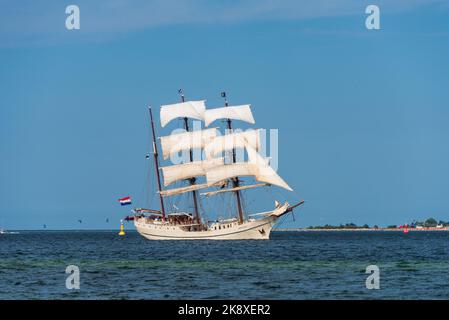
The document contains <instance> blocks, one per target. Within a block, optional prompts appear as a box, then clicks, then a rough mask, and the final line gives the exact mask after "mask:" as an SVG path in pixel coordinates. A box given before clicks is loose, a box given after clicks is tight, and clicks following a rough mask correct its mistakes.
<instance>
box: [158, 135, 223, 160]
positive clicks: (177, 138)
mask: <svg viewBox="0 0 449 320" xmlns="http://www.w3.org/2000/svg"><path fill="white" fill-rule="evenodd" d="M216 136H217V129H216V128H211V129H206V130H198V131H192V132H184V133H175V134H172V135H169V136H165V137H161V138H160V139H161V146H162V156H163V158H164V160H166V159H168V158H169V157H170V156H171V155H172V154H175V153H177V152H179V151H183V150H190V149H195V148H204V147H205V146H206V145H207V144H209V143H210V142H211V141H212V140H213V139H214V138H215V137H216Z"/></svg>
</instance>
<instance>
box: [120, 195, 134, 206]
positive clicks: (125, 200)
mask: <svg viewBox="0 0 449 320" xmlns="http://www.w3.org/2000/svg"><path fill="white" fill-rule="evenodd" d="M118 201H119V202H120V205H122V206H127V205H129V204H131V198H130V197H125V198H121V199H118Z"/></svg>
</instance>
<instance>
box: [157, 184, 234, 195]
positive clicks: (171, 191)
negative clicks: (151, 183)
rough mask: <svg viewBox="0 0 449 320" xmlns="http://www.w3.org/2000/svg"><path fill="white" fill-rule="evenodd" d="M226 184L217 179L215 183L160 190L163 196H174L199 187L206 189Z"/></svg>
mask: <svg viewBox="0 0 449 320" xmlns="http://www.w3.org/2000/svg"><path fill="white" fill-rule="evenodd" d="M225 185H226V181H219V182H217V183H213V184H210V183H201V184H193V185H190V186H187V187H181V188H176V189H167V190H163V191H161V192H160V193H161V195H162V196H163V197H169V196H176V195H179V194H183V193H186V192H191V191H196V190H201V189H206V188H211V187H224V186H225Z"/></svg>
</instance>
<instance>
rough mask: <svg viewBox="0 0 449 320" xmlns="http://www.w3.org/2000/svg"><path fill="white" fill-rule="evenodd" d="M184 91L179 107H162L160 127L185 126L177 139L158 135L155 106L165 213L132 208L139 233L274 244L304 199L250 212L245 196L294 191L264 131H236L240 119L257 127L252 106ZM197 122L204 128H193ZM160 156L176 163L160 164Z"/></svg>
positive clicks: (160, 197) (158, 168) (159, 183)
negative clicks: (214, 104)
mask: <svg viewBox="0 0 449 320" xmlns="http://www.w3.org/2000/svg"><path fill="white" fill-rule="evenodd" d="M179 94H180V97H181V101H180V102H179V103H175V104H170V105H163V106H161V108H160V126H161V128H165V127H166V126H168V125H169V123H171V124H170V125H171V126H173V125H175V124H178V125H180V126H179V127H178V128H177V130H172V133H171V134H168V135H165V136H161V137H158V136H157V134H156V127H155V123H154V118H153V111H152V108H151V107H149V114H150V123H151V133H152V144H153V157H152V158H153V161H152V162H153V164H154V173H155V174H153V175H152V177H154V178H155V180H156V181H155V182H156V183H155V185H156V186H157V188H155V189H157V190H154V191H155V195H157V198H158V202H159V208H158V209H145V208H135V209H133V212H134V215H133V216H132V217H130V219H131V220H133V221H134V225H135V227H136V229H137V231H138V232H139V233H140V234H141V235H142V236H144V237H145V238H147V239H150V240H202V239H204V240H249V239H261V240H262V239H269V238H270V232H271V230H272V228H273V226H274V225H275V224H276V223H277V222H278V220H279V219H280V218H281V217H283V216H285V215H287V214H288V213H292V212H293V210H294V209H295V208H297V207H299V206H300V205H302V204H303V203H304V201H303V200H301V201H298V202H297V203H295V204H293V205H290V204H289V203H288V202H287V201H284V202H283V203H282V202H279V201H278V200H276V201H274V207H272V208H271V209H270V210H268V211H265V212H259V213H254V214H249V213H248V212H246V211H245V209H246V208H245V205H244V204H245V199H246V196H247V194H244V193H246V192H248V193H249V192H254V193H256V191H257V190H262V189H265V188H282V189H286V190H288V191H293V190H292V189H291V188H290V186H289V185H288V184H287V183H286V182H285V181H284V180H283V179H282V178H281V177H280V176H279V175H278V174H277V173H276V171H275V170H274V169H273V168H272V167H271V166H270V159H269V158H265V157H264V156H262V154H261V148H262V138H261V129H252V128H248V129H246V130H244V131H243V130H241V129H240V130H239V129H237V128H234V123H235V122H241V123H246V125H247V126H248V125H254V124H255V121H254V117H253V114H252V111H251V106H250V105H237V106H230V105H229V103H228V100H227V98H226V93H225V92H222V93H221V96H222V97H223V98H224V101H225V102H224V106H222V107H218V108H213V109H207V108H206V104H205V100H201V101H186V99H185V96H184V94H183V92H182V90H179ZM194 121H196V122H194ZM220 122H221V123H224V126H223V127H224V128H221V130H222V131H224V134H221V132H220V127H219V125H220ZM198 123H201V125H200V128H197V130H193V127H194V124H198ZM212 124H218V126H217V127H213V126H211V125H212ZM159 150H161V154H160V151H159ZM160 155H161V156H162V158H163V160H164V161H167V162H168V161H169V160H170V162H171V164H170V165H164V166H161V161H162V160H161V159H160ZM147 158H151V156H150V155H147ZM250 189H256V190H255V191H250ZM256 199H257V198H256Z"/></svg>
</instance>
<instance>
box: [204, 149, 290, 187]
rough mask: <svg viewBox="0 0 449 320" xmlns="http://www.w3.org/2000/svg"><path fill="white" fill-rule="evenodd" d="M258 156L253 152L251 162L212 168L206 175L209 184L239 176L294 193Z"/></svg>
mask: <svg viewBox="0 0 449 320" xmlns="http://www.w3.org/2000/svg"><path fill="white" fill-rule="evenodd" d="M256 154H257V153H256ZM257 155H258V157H256V156H255V155H254V154H253V153H252V152H251V156H250V162H240V163H233V164H226V165H225V164H224V165H220V166H217V167H213V168H211V169H210V170H208V171H207V173H206V178H207V182H208V183H215V182H217V181H221V180H225V179H230V178H234V177H239V176H253V177H254V178H255V179H256V180H257V181H259V182H265V183H268V184H271V185H275V186H278V187H281V188H284V189H287V190H289V191H293V189H292V188H290V186H289V185H288V184H287V183H286V182H285V181H284V180H283V179H282V178H281V177H280V176H279V175H278V174H277V173H276V171H274V169H273V168H272V167H270V166H269V165H268V164H267V163H266V160H265V159H264V158H263V157H262V156H260V155H259V154H257Z"/></svg>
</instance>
